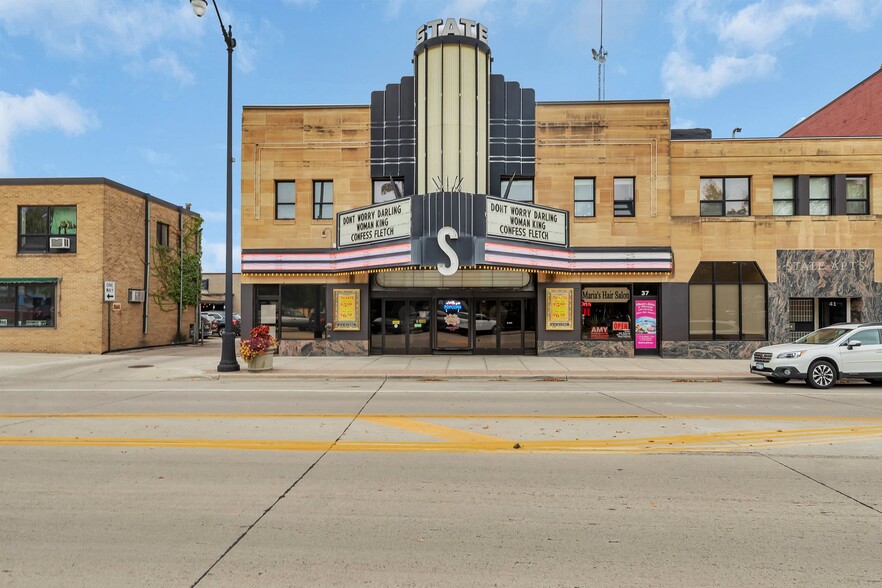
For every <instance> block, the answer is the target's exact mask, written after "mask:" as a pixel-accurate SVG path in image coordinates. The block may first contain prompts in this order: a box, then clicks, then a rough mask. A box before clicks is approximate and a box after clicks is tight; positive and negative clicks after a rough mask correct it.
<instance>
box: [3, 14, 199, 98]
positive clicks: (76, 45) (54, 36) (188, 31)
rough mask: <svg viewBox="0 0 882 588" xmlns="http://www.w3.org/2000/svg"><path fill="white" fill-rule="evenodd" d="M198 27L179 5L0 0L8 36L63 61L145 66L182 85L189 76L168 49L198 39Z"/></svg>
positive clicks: (133, 69) (187, 80)
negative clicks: (24, 40) (110, 60)
mask: <svg viewBox="0 0 882 588" xmlns="http://www.w3.org/2000/svg"><path fill="white" fill-rule="evenodd" d="M201 25H202V23H200V22H199V19H197V18H196V16H195V15H194V14H193V11H192V9H191V8H190V6H189V3H187V2H185V1H183V0H181V1H180V2H173V3H171V2H168V1H166V0H138V1H130V0H63V1H59V2H52V3H51V6H47V5H46V3H45V2H25V1H22V0H0V28H2V29H5V30H6V32H7V33H8V34H9V35H10V36H27V37H33V38H35V39H37V40H38V41H39V42H40V43H41V44H43V45H44V46H45V47H46V48H47V49H48V50H49V51H50V52H52V53H55V54H57V55H59V56H61V57H63V58H66V59H97V58H104V57H114V58H116V57H122V58H124V59H128V60H133V61H135V62H138V61H146V62H148V63H149V64H150V67H151V68H153V69H157V68H160V69H159V71H161V72H163V73H165V74H167V75H169V76H170V77H172V78H173V79H177V80H178V81H180V82H182V83H192V79H193V76H192V74H191V73H189V72H188V71H187V70H186V69H185V68H183V67H182V66H181V65H180V63H179V62H178V59H177V57H176V56H175V55H174V54H173V53H172V52H171V51H170V50H169V48H170V47H175V46H177V45H180V44H181V43H185V42H187V43H189V42H191V41H192V39H194V38H198V37H199V36H200V35H202V34H203V31H204V30H205V29H206V27H204V26H201ZM156 54H158V56H157V57H154V55H156ZM160 66H161V67H160ZM129 70H130V71H139V70H140V68H137V67H136V68H131V67H130V68H129Z"/></svg>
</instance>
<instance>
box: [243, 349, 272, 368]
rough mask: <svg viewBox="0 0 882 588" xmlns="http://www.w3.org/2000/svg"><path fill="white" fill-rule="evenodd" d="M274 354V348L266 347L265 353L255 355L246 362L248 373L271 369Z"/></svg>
mask: <svg viewBox="0 0 882 588" xmlns="http://www.w3.org/2000/svg"><path fill="white" fill-rule="evenodd" d="M275 353H276V348H275V347H268V348H267V350H266V352H264V353H262V354H260V355H257V356H255V357H254V359H252V360H251V361H249V362H248V371H249V372H265V371H267V370H271V369H273V355H275Z"/></svg>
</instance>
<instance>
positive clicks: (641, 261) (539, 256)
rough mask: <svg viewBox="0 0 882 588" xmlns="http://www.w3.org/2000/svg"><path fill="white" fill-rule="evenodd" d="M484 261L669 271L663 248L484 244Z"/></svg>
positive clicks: (670, 264)
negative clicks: (592, 248)
mask: <svg viewBox="0 0 882 588" xmlns="http://www.w3.org/2000/svg"><path fill="white" fill-rule="evenodd" d="M484 262H485V263H493V264H501V265H509V266H518V267H530V268H540V269H541V268H548V269H558V270H568V271H580V270H586V271H619V270H655V271H671V270H672V269H673V265H674V264H673V260H672V258H671V254H670V253H668V252H664V251H659V252H653V251H636V252H630V251H615V250H610V251H600V252H591V251H567V250H559V249H542V248H539V247H524V246H519V245H505V244H502V243H487V244H486V246H485V253H484Z"/></svg>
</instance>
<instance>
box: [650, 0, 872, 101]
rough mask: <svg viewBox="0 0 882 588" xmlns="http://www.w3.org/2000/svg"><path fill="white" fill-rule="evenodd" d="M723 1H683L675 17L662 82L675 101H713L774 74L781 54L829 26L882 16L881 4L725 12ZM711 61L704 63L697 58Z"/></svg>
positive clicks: (769, 1)
mask: <svg viewBox="0 0 882 588" xmlns="http://www.w3.org/2000/svg"><path fill="white" fill-rule="evenodd" d="M725 6H726V5H725V4H723V3H721V2H720V1H719V0H713V1H710V0H678V1H677V2H676V3H675V4H674V6H673V8H672V9H671V11H670V19H671V22H672V24H673V28H674V37H675V46H674V48H673V49H672V50H671V51H670V52H669V53H668V55H667V57H666V58H665V63H664V65H663V66H662V74H661V75H662V80H663V82H664V85H665V89H666V90H667V92H668V93H669V95H671V96H686V97H692V98H710V97H712V96H715V95H717V94H718V93H719V92H721V91H722V90H724V89H725V88H727V87H730V86H733V85H736V84H740V83H745V82H749V81H754V80H757V79H762V78H764V77H767V76H769V75H771V74H772V73H773V72H774V69H775V65H776V63H777V57H776V53H777V52H778V51H780V50H781V49H782V48H783V47H785V46H787V45H788V44H791V43H793V42H794V39H795V38H796V37H797V36H799V37H811V32H812V28H813V27H814V26H815V25H820V24H823V23H825V22H827V21H830V20H837V21H841V22H844V23H845V24H846V25H847V26H850V27H852V28H862V27H866V26H869V23H871V22H872V21H873V19H875V18H876V17H878V16H879V15H880V14H882V1H880V0H872V1H867V0H759V1H755V2H752V3H750V4H747V5H746V6H744V5H742V6H741V7H740V8H739V9H738V10H737V11H734V12H732V11H726V10H725ZM699 49H700V53H701V54H704V55H707V56H708V58H707V60H706V61H705V62H704V63H699V62H698V61H696V60H695V59H693V57H692V55H693V53H697V52H699Z"/></svg>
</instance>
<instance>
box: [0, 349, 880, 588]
mask: <svg viewBox="0 0 882 588" xmlns="http://www.w3.org/2000/svg"><path fill="white" fill-rule="evenodd" d="M100 365H101V364H100V363H99V364H96V366H100ZM92 369H101V368H100V367H97V368H96V367H95V366H93V367H92ZM106 375H107V374H105V376H106ZM80 376H81V377H78V378H73V379H72V378H66V379H65V380H64V381H63V382H57V381H53V380H52V378H51V377H49V376H48V375H44V376H41V377H35V378H34V379H33V381H31V382H28V381H25V380H24V379H18V380H14V381H13V382H12V383H11V385H9V384H7V385H6V387H5V388H3V389H0V495H2V496H3V500H2V502H0V585H3V586H120V585H137V586H142V585H143V586H192V585H198V586H362V585H365V586H494V585H496V586H598V585H602V586H612V585H620V586H745V585H766V586H772V585H774V586H781V585H801V586H833V585H843V586H861V585H879V583H880V582H882V557H880V554H882V391H880V389H879V388H873V387H870V386H842V387H837V388H834V389H833V390H832V391H829V392H818V391H813V390H810V389H809V388H807V387H805V386H800V385H787V386H783V387H780V386H773V385H771V384H767V383H765V381H762V380H757V381H756V382H673V381H641V382H633V381H624V380H619V381H584V382H554V381H529V380H520V381H496V380H492V381H491V380H488V381H475V380H467V381H459V382H457V381H437V382H436V381H408V380H388V381H384V380H382V379H376V380H345V381H336V382H335V381H329V382H321V381H299V382H298V381H286V380H265V381H259V382H249V381H242V380H238V381H225V380H221V381H213V380H207V379H204V378H202V379H192V380H178V381H167V382H155V381H146V380H137V379H134V378H121V379H119V380H114V379H113V378H107V377H104V378H100V379H101V381H102V382H103V383H102V384H101V385H99V386H95V385H90V383H89V382H90V379H89V374H88V372H87V371H83V373H81V374H80Z"/></svg>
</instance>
